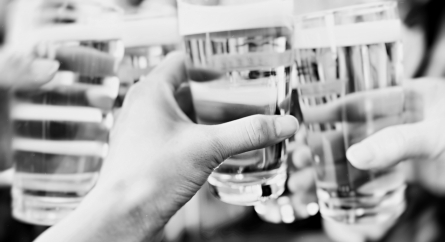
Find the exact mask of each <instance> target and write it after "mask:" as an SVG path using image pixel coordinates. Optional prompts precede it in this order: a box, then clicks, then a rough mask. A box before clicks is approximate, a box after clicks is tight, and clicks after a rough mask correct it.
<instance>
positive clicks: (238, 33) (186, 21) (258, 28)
mask: <svg viewBox="0 0 445 242" xmlns="http://www.w3.org/2000/svg"><path fill="white" fill-rule="evenodd" d="M292 4H293V3H292V1H288V0H280V1H269V0H266V1H183V0H178V14H179V29H180V33H181V35H182V36H183V38H184V45H185V49H186V51H187V54H188V55H189V57H190V59H191V65H193V66H194V67H201V68H208V69H213V70H217V71H218V72H221V73H222V75H221V76H220V77H219V78H216V79H214V80H211V81H208V82H196V81H193V80H191V81H190V87H191V91H192V96H193V103H194V107H195V112H196V115H197V121H198V123H200V124H203V125H215V124H221V123H225V122H230V121H232V120H236V119H239V118H243V117H246V116H250V115H255V114H263V115H285V114H288V113H289V102H285V99H288V98H289V96H290V95H289V94H290V91H291V88H290V82H291V76H292V75H291V74H292V71H293V70H292V64H293V61H292V60H293V53H292V35H293V33H292V30H291V27H289V26H291V24H292V22H291V19H290V18H289V17H290V16H291V14H292ZM285 149H286V143H285V142H281V143H278V144H276V145H273V146H270V147H267V148H265V149H260V150H253V151H250V152H246V153H243V154H239V155H234V156H232V157H230V158H228V159H227V160H225V161H224V162H223V163H222V164H221V165H220V166H219V167H218V168H217V169H215V170H214V171H213V173H212V174H211V176H210V177H209V179H208V182H209V184H210V187H211V190H212V193H213V194H214V195H215V196H217V197H218V198H219V199H220V200H222V201H224V202H227V203H231V204H235V205H246V206H248V205H254V204H256V203H258V202H261V201H265V200H268V199H270V198H277V197H278V196H279V195H281V194H282V193H283V191H284V187H285V181H286V167H287V165H286V163H285V160H286V152H285Z"/></svg>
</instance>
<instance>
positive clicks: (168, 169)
mask: <svg viewBox="0 0 445 242" xmlns="http://www.w3.org/2000/svg"><path fill="white" fill-rule="evenodd" d="M189 74H190V78H191V79H193V80H194V79H196V78H203V77H206V76H208V75H205V74H203V73H202V72H200V73H199V72H194V71H189ZM187 80H188V78H187V74H186V69H185V57H184V56H183V55H182V54H177V53H175V54H171V55H169V56H168V57H167V58H166V60H165V61H164V62H163V63H162V64H160V65H159V66H158V67H157V68H156V69H155V70H153V72H152V73H150V74H149V75H148V76H147V77H145V78H143V80H141V81H140V82H139V83H137V84H135V85H134V86H133V87H132V88H131V89H130V91H129V93H128V96H127V98H126V99H125V102H124V105H123V109H122V112H121V114H120V115H119V119H118V120H117V123H116V125H115V127H114V130H113V132H112V134H111V141H110V152H109V156H108V158H107V159H106V160H105V162H104V166H103V170H102V173H101V177H100V178H99V181H98V184H97V185H96V187H95V188H94V189H93V191H92V192H91V193H90V194H89V195H88V196H87V197H86V198H85V200H84V201H83V202H82V204H81V205H80V207H79V208H78V209H77V210H76V211H75V212H74V213H72V214H71V215H70V216H68V217H67V218H66V219H65V220H63V221H62V222H61V223H59V224H57V225H56V226H54V227H52V228H51V229H50V230H48V231H47V232H46V233H45V234H44V235H43V236H42V237H41V238H39V239H38V240H37V241H39V242H44V241H53V240H54V238H57V240H60V241H62V240H63V241H92V240H94V241H142V240H144V239H150V241H151V240H155V239H156V236H157V235H159V233H160V231H161V230H162V228H163V226H164V225H165V223H166V222H167V221H168V220H169V219H170V218H171V216H173V215H174V214H175V213H176V211H177V210H179V209H180V208H181V207H182V206H183V205H184V204H185V203H186V202H187V201H188V200H190V199H191V198H192V197H193V195H194V194H195V193H196V192H197V191H198V190H199V189H200V187H201V186H202V185H203V184H204V183H205V181H206V180H207V177H208V176H209V175H210V174H211V172H212V171H213V169H214V168H216V167H217V166H218V165H219V164H220V163H221V162H222V161H224V159H226V158H228V157H229V156H231V155H235V154H239V153H243V152H246V151H249V150H254V149H259V148H263V147H267V146H270V145H272V144H275V143H278V142H280V141H282V140H284V139H287V138H289V137H290V136H292V135H294V134H295V132H296V131H297V129H298V122H297V120H296V119H295V118H294V117H292V116H261V115H255V116H250V117H247V118H243V119H239V120H235V121H232V122H228V123H224V124H221V125H210V126H208V125H198V124H195V123H193V122H192V121H191V120H190V119H189V118H188V117H187V116H186V115H185V114H184V113H183V111H182V110H181V108H180V106H179V105H178V103H177V99H176V94H178V93H181V92H182V91H181V90H182V88H183V87H184V85H183V84H184V83H186V82H187ZM61 238H63V239H61Z"/></svg>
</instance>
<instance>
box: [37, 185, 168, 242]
mask: <svg viewBox="0 0 445 242" xmlns="http://www.w3.org/2000/svg"><path fill="white" fill-rule="evenodd" d="M135 197H136V199H135ZM144 200H145V201H144ZM144 200H142V199H140V198H139V197H138V196H132V195H131V194H125V193H123V192H121V191H120V189H113V190H108V191H105V190H102V189H96V190H93V191H92V192H91V193H90V194H89V195H88V196H87V197H86V198H85V200H84V201H83V202H82V203H81V204H80V206H79V207H78V209H76V210H75V211H74V212H73V213H72V214H70V215H69V216H68V217H67V218H65V219H64V220H62V221H61V222H60V223H58V224H56V225H55V226H53V227H51V228H50V229H48V230H47V231H46V232H45V233H44V234H43V235H41V236H40V237H39V238H38V239H37V240H36V242H52V241H66V242H71V241H72V242H83V241H85V242H86V241H95V242H96V241H97V242H102V241H103V242H111V241H126V242H140V241H159V240H160V239H161V238H162V231H163V227H164V225H165V223H166V222H167V221H166V220H167V219H162V218H161V217H160V216H159V211H156V207H155V206H151V204H149V203H150V202H149V200H147V199H144Z"/></svg>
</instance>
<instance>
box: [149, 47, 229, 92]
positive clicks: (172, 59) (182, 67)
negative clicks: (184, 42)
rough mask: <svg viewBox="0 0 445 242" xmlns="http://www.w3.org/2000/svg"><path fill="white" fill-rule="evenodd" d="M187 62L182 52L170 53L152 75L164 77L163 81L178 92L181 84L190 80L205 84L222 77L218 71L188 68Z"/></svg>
mask: <svg viewBox="0 0 445 242" xmlns="http://www.w3.org/2000/svg"><path fill="white" fill-rule="evenodd" d="M187 61H188V58H187V56H186V55H185V54H183V53H181V52H173V53H170V54H169V55H168V56H167V57H166V58H165V60H164V61H163V62H162V63H161V64H159V65H158V66H157V67H156V68H155V69H153V71H152V72H151V74H152V75H161V76H163V80H166V82H167V83H168V84H169V85H170V86H171V88H172V90H173V91H176V90H178V89H179V87H180V86H181V84H182V83H184V82H187V81H188V80H189V79H190V80H193V81H197V82H205V81H212V80H215V79H218V78H219V77H221V76H222V73H220V72H218V71H216V70H210V69H203V68H194V67H188V66H187V65H186V63H187Z"/></svg>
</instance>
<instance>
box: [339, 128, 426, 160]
mask: <svg viewBox="0 0 445 242" xmlns="http://www.w3.org/2000/svg"><path fill="white" fill-rule="evenodd" d="M427 132H428V126H425V125H422V123H417V124H405V125H397V126H391V127H388V128H385V129H383V130H381V131H379V132H377V133H375V134H373V135H371V136H369V137H368V138H366V139H365V140H363V141H362V142H360V143H357V144H355V145H353V146H351V147H350V148H349V149H348V151H347V152H346V156H347V158H348V160H349V161H350V162H351V163H352V165H354V166H355V167H357V168H359V169H379V168H385V167H388V166H391V165H395V164H397V163H398V162H400V161H403V160H407V159H409V158H414V157H421V156H424V155H428V153H430V152H429V150H430V147H431V145H430V143H431V140H430V139H429V136H427V135H426V133H427Z"/></svg>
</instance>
